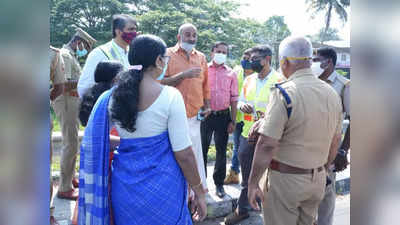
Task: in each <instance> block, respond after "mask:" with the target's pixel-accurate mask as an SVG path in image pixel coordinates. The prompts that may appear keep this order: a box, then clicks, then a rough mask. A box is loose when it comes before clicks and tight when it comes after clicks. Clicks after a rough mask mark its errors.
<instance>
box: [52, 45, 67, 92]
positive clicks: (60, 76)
mask: <svg viewBox="0 0 400 225" xmlns="http://www.w3.org/2000/svg"><path fill="white" fill-rule="evenodd" d="M49 51H50V52H49V58H50V82H51V83H52V84H56V81H58V80H64V60H63V58H62V57H61V54H60V50H59V49H56V48H50V50H49ZM56 78H57V79H56ZM60 82H61V81H60ZM60 82H58V83H60Z"/></svg>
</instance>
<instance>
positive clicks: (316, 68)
mask: <svg viewBox="0 0 400 225" xmlns="http://www.w3.org/2000/svg"><path fill="white" fill-rule="evenodd" d="M311 70H312V72H313V74H314V75H315V76H316V77H319V76H321V74H322V73H323V72H324V70H323V69H321V62H315V63H313V64H312V65H311Z"/></svg>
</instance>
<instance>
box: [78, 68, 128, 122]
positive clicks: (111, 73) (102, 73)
mask: <svg viewBox="0 0 400 225" xmlns="http://www.w3.org/2000/svg"><path fill="white" fill-rule="evenodd" d="M123 69H124V67H123V65H122V64H121V63H120V62H118V61H102V62H100V63H99V64H97V66H96V70H95V71H94V80H95V82H96V84H95V85H94V86H93V87H92V88H91V89H90V90H89V91H87V92H86V94H84V95H83V97H82V101H81V103H80V105H79V120H80V121H81V124H82V126H86V125H87V122H88V120H89V116H90V113H91V112H92V109H93V106H94V104H95V103H96V101H97V99H98V98H99V97H100V95H101V94H102V93H103V92H105V91H107V90H108V89H110V88H111V86H112V84H113V80H114V78H115V77H116V76H117V74H118V73H119V72H121V71H122V70H123Z"/></svg>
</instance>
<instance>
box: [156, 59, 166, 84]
mask: <svg viewBox="0 0 400 225" xmlns="http://www.w3.org/2000/svg"><path fill="white" fill-rule="evenodd" d="M168 61H169V60H167V61H166V62H165V66H164V68H163V70H162V72H161V74H160V76H158V77H157V80H162V79H164V76H165V72H166V71H167V68H168Z"/></svg>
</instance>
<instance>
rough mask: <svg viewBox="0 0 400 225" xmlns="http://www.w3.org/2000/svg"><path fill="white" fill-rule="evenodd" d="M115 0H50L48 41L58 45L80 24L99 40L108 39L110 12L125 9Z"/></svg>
mask: <svg viewBox="0 0 400 225" xmlns="http://www.w3.org/2000/svg"><path fill="white" fill-rule="evenodd" d="M128 12H129V11H128V8H127V7H126V6H125V5H124V4H123V3H122V2H121V1H118V0H50V31H51V32H50V43H51V45H53V46H56V47H61V46H62V44H64V43H67V42H68V41H69V40H70V38H71V36H72V35H73V34H74V33H75V29H76V28H78V27H79V28H82V29H83V30H85V31H86V32H88V33H89V34H91V35H92V36H93V37H95V38H96V39H97V41H98V44H102V43H104V42H106V41H107V40H109V39H111V37H112V34H111V32H110V29H111V16H112V15H114V14H117V13H128Z"/></svg>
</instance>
